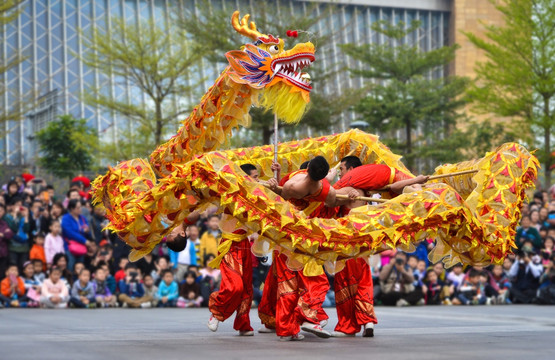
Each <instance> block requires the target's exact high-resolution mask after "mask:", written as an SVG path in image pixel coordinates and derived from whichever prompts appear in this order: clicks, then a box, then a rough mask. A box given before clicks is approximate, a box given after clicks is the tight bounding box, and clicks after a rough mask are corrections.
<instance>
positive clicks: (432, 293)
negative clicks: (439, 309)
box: [422, 271, 443, 305]
mask: <svg viewBox="0 0 555 360" xmlns="http://www.w3.org/2000/svg"><path fill="white" fill-rule="evenodd" d="M422 289H423V290H424V289H425V290H426V292H424V296H425V298H426V305H439V304H441V290H442V289H443V281H441V280H439V279H438V277H437V273H436V272H435V271H428V272H427V273H426V278H425V280H424V286H423V287H422Z"/></svg>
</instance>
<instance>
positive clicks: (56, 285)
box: [40, 266, 69, 308]
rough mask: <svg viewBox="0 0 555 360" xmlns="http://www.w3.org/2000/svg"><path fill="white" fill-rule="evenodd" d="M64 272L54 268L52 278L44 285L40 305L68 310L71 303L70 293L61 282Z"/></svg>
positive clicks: (51, 272)
mask: <svg viewBox="0 0 555 360" xmlns="http://www.w3.org/2000/svg"><path fill="white" fill-rule="evenodd" d="M61 277H62V271H61V270H60V269H59V268H57V267H56V266H53V267H52V268H50V276H49V277H48V279H46V280H44V282H43V283H42V289H41V297H40V304H41V306H42V307H46V308H66V307H67V302H68V301H69V291H68V289H67V286H66V284H65V283H64V282H63V281H62V280H61Z"/></svg>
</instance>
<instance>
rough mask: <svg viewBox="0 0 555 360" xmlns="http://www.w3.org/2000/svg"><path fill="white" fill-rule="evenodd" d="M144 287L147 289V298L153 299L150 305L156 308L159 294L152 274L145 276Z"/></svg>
mask: <svg viewBox="0 0 555 360" xmlns="http://www.w3.org/2000/svg"><path fill="white" fill-rule="evenodd" d="M143 286H144V288H145V296H151V297H152V300H151V301H150V304H151V305H152V306H154V307H155V306H156V305H158V299H157V298H156V296H157V294H158V287H157V286H156V285H154V279H153V278H152V276H151V275H150V274H146V275H145V276H143Z"/></svg>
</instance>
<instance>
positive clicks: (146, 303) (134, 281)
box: [118, 263, 152, 308]
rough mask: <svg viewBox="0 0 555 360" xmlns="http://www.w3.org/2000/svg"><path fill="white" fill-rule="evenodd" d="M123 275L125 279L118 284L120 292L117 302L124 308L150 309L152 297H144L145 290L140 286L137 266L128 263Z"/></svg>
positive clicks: (139, 274) (139, 273)
mask: <svg viewBox="0 0 555 360" xmlns="http://www.w3.org/2000/svg"><path fill="white" fill-rule="evenodd" d="M125 274H126V275H125V279H124V280H120V282H119V283H118V288H119V291H120V294H119V296H118V300H119V301H121V302H122V303H123V306H124V307H131V308H138V307H151V306H152V304H151V303H150V302H151V301H152V297H151V296H148V295H145V289H144V287H143V284H141V271H140V270H139V268H138V267H137V265H136V264H134V263H128V264H127V265H126V266H125Z"/></svg>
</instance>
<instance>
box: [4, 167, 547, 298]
mask: <svg viewBox="0 0 555 360" xmlns="http://www.w3.org/2000/svg"><path fill="white" fill-rule="evenodd" d="M89 186H90V180H89V179H87V178H85V177H82V176H80V177H77V178H75V179H74V181H73V182H72V183H71V186H70V188H69V190H68V191H67V192H65V193H64V194H63V196H60V194H59V193H57V192H56V191H55V189H54V188H53V187H52V186H50V185H48V184H46V183H45V182H44V181H43V180H41V179H33V177H32V176H30V175H29V174H23V175H22V176H17V177H14V178H13V180H11V181H9V182H8V183H7V184H5V185H4V186H3V187H2V190H1V192H2V193H1V195H2V196H0V282H1V294H0V307H42V308H66V307H74V308H99V307H117V306H122V307H130V308H150V307H181V308H186V307H206V306H207V305H208V299H209V296H210V294H211V293H212V292H213V291H216V290H217V289H218V288H219V284H220V281H221V275H220V271H219V270H218V269H214V268H212V267H211V266H210V262H211V260H212V259H214V258H215V255H216V254H217V248H218V242H219V239H220V237H221V231H220V229H219V221H220V220H219V217H218V216H217V215H215V214H213V213H210V212H208V213H205V214H203V216H202V217H201V219H200V220H199V221H198V223H197V224H195V225H191V226H189V227H188V229H187V236H188V239H187V242H188V244H187V247H186V248H185V250H183V251H181V252H173V251H172V250H170V249H168V248H167V246H165V244H164V243H161V244H160V245H159V246H157V247H156V248H155V249H154V250H153V251H152V253H150V254H147V255H146V256H144V258H142V259H141V260H139V261H138V262H135V263H130V262H129V261H128V259H127V257H128V255H129V249H128V247H127V246H126V245H125V244H124V243H123V242H122V241H121V240H120V239H118V238H117V236H115V235H114V234H113V233H110V232H108V231H106V230H103V228H104V226H105V225H106V224H107V220H106V219H105V217H104V215H105V213H104V210H103V209H102V207H98V206H97V207H95V206H92V205H91V202H90V199H89V194H88V191H87V190H88V187H89ZM522 215H523V216H522V220H521V224H520V226H519V227H518V229H517V233H516V237H515V244H516V246H517V249H515V252H514V255H510V256H509V257H507V258H506V259H505V261H504V263H503V264H502V265H493V266H489V267H478V266H470V267H466V266H463V265H461V264H458V265H455V266H454V267H452V268H451V269H445V268H444V266H443V264H442V263H441V262H440V263H436V264H431V263H430V262H429V260H428V258H429V257H428V255H429V252H430V251H431V250H432V249H433V247H434V246H435V245H434V242H433V241H432V240H424V241H421V242H420V243H418V244H416V250H415V251H414V252H413V253H410V254H407V253H404V252H400V251H395V250H390V251H386V252H383V253H381V254H379V255H374V256H372V257H371V258H370V263H371V267H372V275H373V278H374V291H375V303H376V304H377V305H380V304H382V305H396V306H409V305H424V304H428V305H439V304H444V305H479V304H487V305H492V304H510V303H539V304H555V267H554V266H553V264H554V261H555V253H554V251H553V250H554V244H555V194H553V193H548V192H536V193H535V194H534V196H533V199H532V200H531V201H530V203H527V204H525V205H524V207H523V208H522ZM271 260H272V259H271V254H269V256H267V257H262V258H256V257H254V255H253V269H254V270H253V287H254V301H253V306H256V305H257V303H258V302H259V300H260V298H261V296H262V291H263V288H264V280H265V278H266V274H267V272H268V269H269V266H270V264H271ZM329 278H330V285H331V287H332V288H331V289H330V292H329V293H328V296H327V298H326V302H325V304H324V306H333V305H335V303H334V293H333V276H332V275H329Z"/></svg>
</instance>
